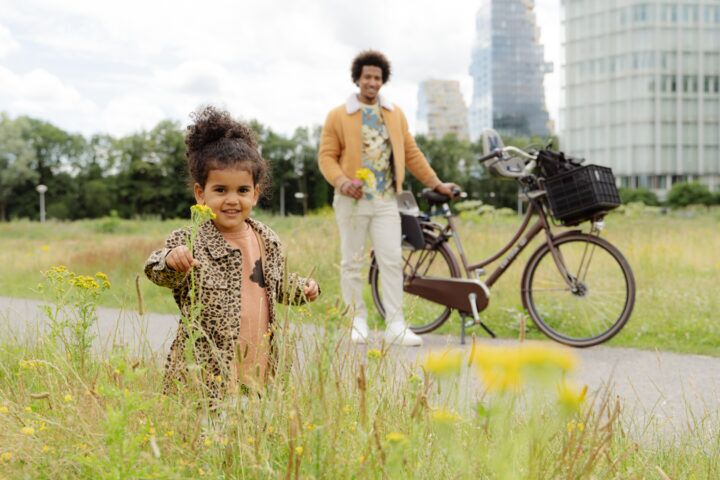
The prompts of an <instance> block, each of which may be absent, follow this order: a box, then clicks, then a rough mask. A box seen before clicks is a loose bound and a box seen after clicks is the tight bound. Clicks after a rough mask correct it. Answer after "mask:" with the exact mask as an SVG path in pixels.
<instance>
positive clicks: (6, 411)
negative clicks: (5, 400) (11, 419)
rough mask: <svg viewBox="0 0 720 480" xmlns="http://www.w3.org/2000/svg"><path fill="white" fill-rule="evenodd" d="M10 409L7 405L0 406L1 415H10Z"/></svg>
mask: <svg viewBox="0 0 720 480" xmlns="http://www.w3.org/2000/svg"><path fill="white" fill-rule="evenodd" d="M9 412H10V409H8V407H6V406H5V405H2V406H0V413H9Z"/></svg>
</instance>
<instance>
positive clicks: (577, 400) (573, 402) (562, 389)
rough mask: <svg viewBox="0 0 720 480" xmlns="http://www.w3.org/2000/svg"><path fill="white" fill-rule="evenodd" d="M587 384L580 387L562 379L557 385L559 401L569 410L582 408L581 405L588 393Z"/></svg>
mask: <svg viewBox="0 0 720 480" xmlns="http://www.w3.org/2000/svg"><path fill="white" fill-rule="evenodd" d="M587 388H588V387H587V385H585V386H584V387H583V388H580V389H578V388H577V387H576V386H574V385H568V383H567V382H566V381H564V380H563V381H561V382H559V383H558V385H557V392H558V402H559V403H560V405H561V406H562V407H563V409H565V410H568V411H573V412H575V411H578V410H580V405H581V404H582V403H583V402H584V401H585V396H586V395H587Z"/></svg>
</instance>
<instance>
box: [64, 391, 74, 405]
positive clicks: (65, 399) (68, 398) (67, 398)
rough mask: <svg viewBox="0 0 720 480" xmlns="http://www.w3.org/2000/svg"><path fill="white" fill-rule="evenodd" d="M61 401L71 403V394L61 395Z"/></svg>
mask: <svg viewBox="0 0 720 480" xmlns="http://www.w3.org/2000/svg"><path fill="white" fill-rule="evenodd" d="M63 401H64V402H65V403H71V402H72V401H73V397H72V395H70V394H69V393H66V394H65V396H64V397H63Z"/></svg>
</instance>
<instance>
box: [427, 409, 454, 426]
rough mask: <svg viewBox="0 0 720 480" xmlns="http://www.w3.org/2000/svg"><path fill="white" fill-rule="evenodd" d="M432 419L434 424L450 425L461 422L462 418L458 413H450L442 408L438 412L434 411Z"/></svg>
mask: <svg viewBox="0 0 720 480" xmlns="http://www.w3.org/2000/svg"><path fill="white" fill-rule="evenodd" d="M430 417H431V418H432V419H433V421H434V422H437V423H448V424H449V423H455V422H457V421H458V420H460V416H459V415H458V414H457V413H455V412H453V411H450V410H444V409H441V408H439V409H437V410H433V412H432V414H431V415H430Z"/></svg>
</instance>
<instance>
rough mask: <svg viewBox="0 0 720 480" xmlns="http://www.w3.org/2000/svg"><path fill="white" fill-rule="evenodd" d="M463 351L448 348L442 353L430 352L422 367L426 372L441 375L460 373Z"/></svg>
mask: <svg viewBox="0 0 720 480" xmlns="http://www.w3.org/2000/svg"><path fill="white" fill-rule="evenodd" d="M461 365H462V353H460V352H458V351H455V350H446V351H444V352H442V353H438V352H429V353H428V354H427V356H426V357H425V361H424V362H423V364H422V367H423V368H424V369H425V371H426V372H430V373H434V374H435V375H439V376H450V375H456V374H458V373H460V366H461Z"/></svg>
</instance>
